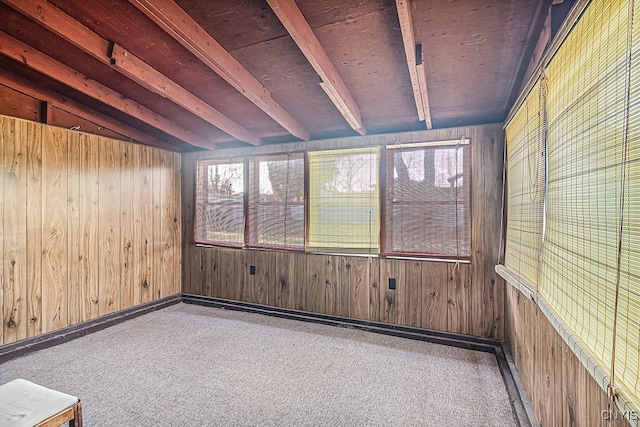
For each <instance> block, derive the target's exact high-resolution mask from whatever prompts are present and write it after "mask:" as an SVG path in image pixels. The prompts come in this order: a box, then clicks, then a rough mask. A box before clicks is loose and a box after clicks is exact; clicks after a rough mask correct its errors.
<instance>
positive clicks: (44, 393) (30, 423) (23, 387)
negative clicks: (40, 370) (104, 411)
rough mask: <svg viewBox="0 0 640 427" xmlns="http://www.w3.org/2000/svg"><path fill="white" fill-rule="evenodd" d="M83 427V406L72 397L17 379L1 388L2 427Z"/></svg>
mask: <svg viewBox="0 0 640 427" xmlns="http://www.w3.org/2000/svg"><path fill="white" fill-rule="evenodd" d="M67 422H69V425H70V426H72V427H82V404H81V403H80V399H78V398H77V397H74V396H71V395H69V394H65V393H61V392H59V391H55V390H51V389H49V388H46V387H42V386H41V385H38V384H34V383H32V382H30V381H27V380H23V379H17V380H13V381H10V382H8V383H6V384H4V385H2V386H0V427H34V426H38V427H45V426H46V427H54V426H55V427H58V426H60V425H62V424H65V423H67Z"/></svg>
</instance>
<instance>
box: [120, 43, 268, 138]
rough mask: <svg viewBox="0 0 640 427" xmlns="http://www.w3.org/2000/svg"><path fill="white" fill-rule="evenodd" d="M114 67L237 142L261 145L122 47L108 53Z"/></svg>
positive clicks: (213, 109)
mask: <svg viewBox="0 0 640 427" xmlns="http://www.w3.org/2000/svg"><path fill="white" fill-rule="evenodd" d="M110 57H111V59H112V60H113V61H112V64H113V66H114V67H115V68H116V69H117V70H118V71H120V72H121V73H122V74H124V75H125V76H127V77H129V78H130V79H131V80H133V81H135V82H136V83H138V84H139V85H141V86H143V87H145V88H147V89H148V90H150V91H152V92H155V93H157V94H158V95H160V96H162V97H164V98H167V99H169V100H171V101H172V102H174V103H176V104H178V105H179V106H181V107H182V108H184V109H185V110H187V111H190V112H192V113H193V114H195V115H197V116H198V117H200V118H202V119H204V120H206V121H207V122H209V123H211V124H213V125H214V126H216V127H217V128H219V129H221V130H223V131H224V132H226V133H228V134H229V135H231V136H233V137H234V138H237V139H239V140H240V141H244V142H248V143H249V144H253V145H258V144H260V138H258V137H257V136H256V135H254V134H253V133H251V132H250V131H248V130H247V129H245V128H244V127H242V126H240V125H239V124H238V123H236V122H235V121H233V120H231V119H230V118H229V117H227V116H225V115H224V114H222V113H221V112H219V111H218V110H216V109H215V108H213V107H211V106H210V105H209V104H207V103H206V102H204V101H203V100H201V99H200V98H198V97H197V96H195V95H193V94H192V93H191V92H189V91H187V90H186V89H185V88H183V87H182V86H180V85H178V84H177V83H175V82H174V81H172V80H170V79H169V78H167V77H166V76H164V75H163V74H160V73H159V72H158V71H156V70H155V69H153V68H152V67H151V66H149V65H148V64H146V63H145V62H144V61H142V60H140V59H139V58H137V57H136V56H135V55H132V54H131V53H130V52H128V51H127V50H126V49H124V48H123V47H121V46H119V45H117V44H114V45H113V49H112V51H111V53H110Z"/></svg>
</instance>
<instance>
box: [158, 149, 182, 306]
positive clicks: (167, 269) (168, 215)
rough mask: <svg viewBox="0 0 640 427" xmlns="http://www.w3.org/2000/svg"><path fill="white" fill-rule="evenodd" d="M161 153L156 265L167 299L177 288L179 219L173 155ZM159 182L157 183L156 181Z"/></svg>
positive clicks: (160, 285)
mask: <svg viewBox="0 0 640 427" xmlns="http://www.w3.org/2000/svg"><path fill="white" fill-rule="evenodd" d="M157 151H160V171H161V179H160V180H159V181H160V187H161V190H160V195H161V196H160V224H161V227H160V241H161V242H162V246H161V248H160V254H161V255H160V264H159V265H158V264H157V263H156V267H159V268H160V273H161V279H160V281H159V282H158V283H157V286H159V287H160V289H159V295H160V297H166V296H169V295H172V294H173V287H174V286H175V267H176V266H175V255H174V253H173V248H174V247H175V244H176V241H177V230H176V225H177V219H176V207H175V204H174V203H175V189H174V183H175V177H174V173H175V171H174V169H173V153H170V152H168V151H162V150H157ZM156 182H157V181H156Z"/></svg>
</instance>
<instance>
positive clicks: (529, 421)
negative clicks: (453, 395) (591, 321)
mask: <svg viewBox="0 0 640 427" xmlns="http://www.w3.org/2000/svg"><path fill="white" fill-rule="evenodd" d="M182 302H184V303H186V304H195V305H202V306H207V307H217V308H224V309H227V310H238V311H246V312H250V313H257V314H264V315H267V316H275V317H282V318H285V319H292V320H301V321H305V322H314V323H321V324H325V325H332V326H339V327H346V328H358V329H361V330H364V331H369V332H375V333H379V334H385V335H392V336H397V337H402V338H408V339H414V340H420V341H426V342H431V343H435V344H442V345H450V346H453V347H458V348H464V349H468V350H475V351H482V352H486V353H492V354H494V355H495V357H496V360H497V362H498V368H499V369H500V373H501V374H502V379H503V381H504V384H505V388H506V390H507V394H508V396H509V401H510V404H511V410H512V413H513V416H514V419H515V422H516V425H517V426H519V427H536V426H539V424H538V422H537V420H536V419H535V415H533V411H532V410H531V409H530V408H531V404H530V403H529V401H528V398H527V395H526V393H525V391H524V388H523V387H522V383H521V382H520V379H519V377H518V372H517V371H516V369H515V366H514V364H513V363H512V362H511V363H510V356H509V355H508V353H507V350H506V347H505V346H504V345H503V342H502V341H498V340H495V339H492V338H482V337H476V336H473V335H464V334H456V333H452V332H442V331H436V330H431V329H423V328H414V327H410V326H402V325H394V324H389V323H382V322H372V321H367V320H360V319H352V318H348V317H340V316H332V315H327V314H318V313H312V312H307V311H300V310H290V309H285V308H279V307H272V306H266V305H260V304H252V303H246V302H240V301H232V300H224V299H220V298H213V297H206V296H201V295H191V294H182Z"/></svg>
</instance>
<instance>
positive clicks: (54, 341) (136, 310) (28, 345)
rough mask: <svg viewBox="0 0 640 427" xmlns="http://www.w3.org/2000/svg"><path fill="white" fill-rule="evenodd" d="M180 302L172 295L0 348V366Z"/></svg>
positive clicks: (178, 298)
mask: <svg viewBox="0 0 640 427" xmlns="http://www.w3.org/2000/svg"><path fill="white" fill-rule="evenodd" d="M181 301H182V296H181V295H180V294H176V295H172V296H169V297H166V298H162V299H159V300H155V301H151V302H148V303H144V304H141V305H137V306H135V307H131V308H127V309H125V310H120V311H116V312H114V313H109V314H106V315H104V316H100V317H98V318H96V319H93V320H88V321H86V322H82V323H78V324H76V325H72V326H67V327H66V328H62V329H58V330H56V331H52V332H48V333H46V334H42V335H38V336H37V337H33V338H27V339H24V340H20V341H17V342H14V343H11V344H7V345H4V346H0V364H1V363H3V362H6V361H7V360H11V359H14V358H16V357H20V356H24V355H26V354H29V353H31V352H33V351H37V350H42V349H44V348H48V347H53V346H54V345H58V344H62V343H65V342H68V341H71V340H74V339H76V338H80V337H82V336H85V335H88V334H91V333H93V332H97V331H100V330H102V329H105V328H108V327H109V326H113V325H117V324H118V323H122V322H124V321H125V320H130V319H133V318H135V317H138V316H141V315H143V314H146V313H149V312H152V311H156V310H160V309H161V308H165V307H168V306H170V305H173V304H177V303H179V302H181Z"/></svg>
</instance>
